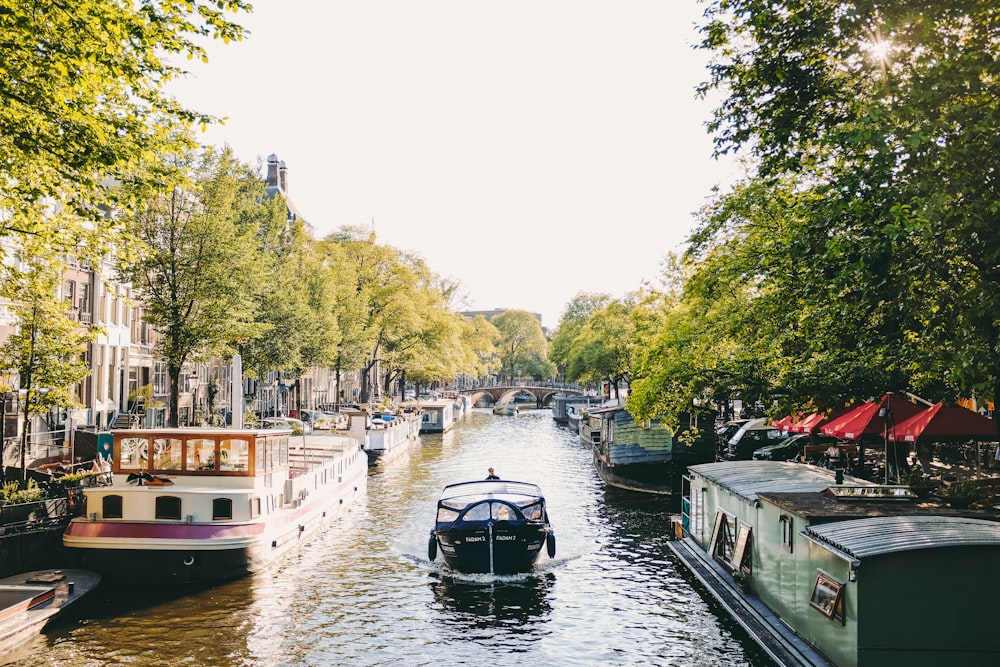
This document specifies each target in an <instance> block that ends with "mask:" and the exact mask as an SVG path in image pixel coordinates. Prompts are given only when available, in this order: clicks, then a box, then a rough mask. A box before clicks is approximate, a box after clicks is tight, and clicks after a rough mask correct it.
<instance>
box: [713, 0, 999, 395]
mask: <svg viewBox="0 0 1000 667" xmlns="http://www.w3.org/2000/svg"><path fill="white" fill-rule="evenodd" d="M706 18H707V23H706V26H705V33H704V34H705V39H704V40H703V42H702V47H703V48H705V49H707V50H710V51H711V52H712V53H713V55H714V56H715V60H714V61H713V64H712V67H711V70H710V72H711V79H710V81H709V82H708V83H706V85H705V86H704V87H703V88H702V90H703V92H709V91H711V90H712V89H719V90H724V91H725V97H724V99H723V102H722V104H721V105H720V106H719V108H718V110H717V113H716V116H715V120H714V123H713V126H712V127H713V130H714V131H715V133H716V141H717V149H718V150H719V152H727V151H732V150H739V149H749V150H751V151H752V152H753V154H754V155H755V156H756V158H757V159H758V161H759V168H758V170H757V174H756V175H755V176H754V177H753V178H752V179H751V182H748V184H747V186H748V188H749V189H750V190H754V189H756V190H758V191H759V192H768V191H770V192H775V193H784V194H785V196H784V197H783V200H785V201H789V202H790V203H791V204H792V210H793V215H788V216H779V217H777V220H779V221H780V222H779V224H777V225H775V224H774V223H773V221H772V220H767V219H765V218H764V217H763V216H749V215H748V216H744V219H745V220H747V221H748V223H749V225H750V226H751V227H752V229H753V235H754V236H755V237H756V238H757V239H761V238H764V237H765V236H766V235H767V232H769V231H773V232H776V233H774V234H771V235H768V236H767V238H768V239H769V242H768V244H766V245H764V246H763V247H761V248H760V250H761V253H762V254H763V258H761V260H760V264H759V267H760V271H761V272H760V273H759V274H757V276H760V277H762V289H763V291H764V292H765V293H767V294H768V297H769V303H768V304H767V305H766V306H765V308H763V309H762V310H760V311H758V312H760V314H761V315H763V314H764V313H766V312H767V308H768V307H770V308H772V309H773V308H777V307H778V306H779V305H780V304H784V307H783V308H781V309H780V312H781V314H782V317H781V318H780V319H781V321H783V322H786V323H788V322H792V321H796V320H797V323H798V324H799V325H801V331H802V335H801V336H800V337H798V339H797V340H795V339H793V338H792V337H790V336H786V337H784V338H783V340H782V341H781V342H782V345H781V346H779V347H777V348H775V349H776V351H779V352H781V353H788V356H787V358H788V359H789V360H793V359H797V360H802V359H805V360H808V361H809V362H810V363H809V364H808V365H807V368H808V369H809V375H808V377H807V376H803V375H802V374H801V373H798V374H795V373H788V374H787V377H788V378H790V379H794V380H797V381H798V380H801V381H803V386H804V385H805V384H808V382H818V381H820V380H821V377H822V375H821V374H820V371H821V370H825V371H827V372H826V373H825V376H826V378H828V381H830V382H832V383H834V384H836V383H839V382H840V378H843V377H850V376H857V377H858V378H859V379H861V378H864V377H865V376H866V375H867V376H870V378H871V380H872V382H873V383H877V384H882V385H883V386H869V387H867V388H865V389H861V388H859V387H858V386H854V387H848V388H847V391H855V392H862V391H868V392H870V393H879V392H880V391H882V390H884V389H892V388H898V386H899V385H901V384H908V385H911V386H913V387H915V388H924V389H925V390H927V391H934V392H940V393H945V392H948V393H951V394H955V393H961V394H966V395H968V394H977V395H979V396H980V397H984V398H988V399H989V398H994V397H996V396H997V395H998V394H1000V319H998V318H997V317H996V313H997V312H1000V269H998V268H997V267H1000V225H998V224H997V215H996V207H995V202H996V201H997V199H998V197H997V194H998V193H997V187H998V182H997V175H996V173H995V171H996V170H995V169H994V168H993V166H992V165H993V161H994V160H993V159H992V156H994V155H996V154H997V150H998V149H1000V135H998V134H997V133H996V131H995V128H996V127H997V125H998V120H1000V94H998V93H1000V76H998V75H1000V60H998V59H996V58H995V57H993V54H995V53H997V52H998V47H1000V43H998V42H1000V30H998V29H997V28H998V21H1000V15H998V13H997V12H996V9H995V7H993V5H992V4H990V3H985V2H981V1H979V0H959V1H957V2H953V3H935V4H934V5H933V7H930V6H929V5H928V4H927V3H926V2H922V1H919V0H898V1H894V2H886V1H855V2H841V1H839V0H838V1H834V0H823V1H820V2H812V1H810V2H804V1H801V0H787V1H785V2H773V3H761V2H757V1H756V0H719V1H717V2H712V3H710V5H709V7H708V10H707V12H706ZM745 194H746V193H745V192H744V193H737V194H736V195H735V198H732V199H729V200H728V202H727V205H731V206H732V209H733V210H734V211H742V212H749V210H748V209H747V206H746V205H747V204H748V203H749V201H750V200H748V199H747V198H746V197H745V196H744V195H745ZM788 195H792V196H788ZM751 227H745V226H744V227H743V228H742V230H741V232H740V233H746V232H747V230H748V229H750V228H751ZM706 229H707V228H706ZM711 231H712V234H714V236H713V242H720V241H721V239H723V238H724V236H720V235H719V234H720V233H721V232H722V229H721V228H720V227H718V226H715V227H714V228H712V229H711ZM783 256H784V258H785V259H784V260H783ZM788 258H796V259H797V260H799V261H800V262H801V264H800V265H797V266H795V268H796V269H797V270H796V273H795V279H794V280H791V279H786V280H781V279H780V277H779V275H778V274H779V272H780V271H781V270H782V269H786V270H787V269H788V268H789V267H792V266H793V263H792V262H791V261H789V259H788ZM744 268H745V269H749V268H750V266H749V265H745V266H744ZM762 303H763V302H762ZM803 303H805V309H804V310H803V311H802V312H801V314H800V315H798V317H795V316H793V313H792V309H793V308H799V307H802V306H803ZM755 307H756V302H755ZM757 319H758V321H760V320H762V319H763V318H762V317H758V318H757ZM777 342H778V341H777V340H776V341H775V343H776V344H777ZM873 371H874V372H873ZM796 375H798V377H796ZM852 383H853V384H855V385H857V384H858V382H857V381H855V380H854V379H853V378H852ZM820 384H822V383H821V382H820ZM822 389H823V388H822V387H820V388H818V391H819V390H822ZM827 393H828V394H834V393H836V392H835V391H829V388H827Z"/></svg>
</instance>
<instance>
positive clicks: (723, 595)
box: [668, 537, 833, 667]
mask: <svg viewBox="0 0 1000 667" xmlns="http://www.w3.org/2000/svg"><path fill="white" fill-rule="evenodd" d="M668 545H669V546H670V549H671V551H673V552H674V554H675V555H676V556H677V557H678V558H679V559H680V560H681V561H682V562H683V564H684V565H685V566H686V567H687V569H688V570H690V572H691V573H692V574H694V576H695V577H696V578H697V579H698V580H699V581H700V582H701V583H702V584H703V585H704V586H705V588H707V589H708V591H709V592H710V593H711V594H712V596H713V597H715V599H716V600H718V601H719V603H720V604H721V605H722V606H723V607H725V608H726V611H728V612H729V614H730V615H731V616H732V617H733V619H734V620H736V622H738V623H739V624H740V625H741V626H743V629H744V630H746V631H747V633H748V634H749V635H750V637H751V638H752V639H753V640H754V641H755V642H757V644H758V645H759V646H760V647H761V648H762V649H763V650H764V651H765V652H766V653H767V654H768V655H769V656H770V657H771V659H772V660H774V662H775V663H776V664H778V665H781V666H782V667H798V666H799V665H804V666H808V665H815V666H816V667H830V666H832V664H833V663H831V662H830V661H829V660H827V659H826V658H825V657H823V655H822V654H820V653H819V652H818V651H817V650H816V649H814V648H813V647H812V646H810V645H809V644H808V643H806V641H805V640H803V639H802V638H801V637H799V636H798V635H797V634H795V633H794V632H792V631H791V630H790V629H789V628H788V627H787V626H786V625H785V624H784V623H783V622H782V620H781V618H779V617H778V616H777V615H776V614H775V613H774V612H773V611H771V610H770V609H768V608H767V607H766V606H765V605H764V603H762V602H761V601H760V600H758V599H757V598H756V597H755V596H753V595H748V594H746V593H743V592H742V591H740V590H739V589H738V588H737V587H736V586H735V584H734V583H733V581H732V577H731V576H730V575H729V573H727V572H726V571H725V570H724V569H723V568H722V566H721V565H719V564H718V563H716V562H715V561H714V560H712V559H710V558H707V557H706V556H705V555H704V552H703V551H702V550H701V549H700V548H699V547H698V545H697V544H695V542H694V541H693V540H692V539H691V538H690V537H684V538H682V539H679V540H671V541H670V542H668Z"/></svg>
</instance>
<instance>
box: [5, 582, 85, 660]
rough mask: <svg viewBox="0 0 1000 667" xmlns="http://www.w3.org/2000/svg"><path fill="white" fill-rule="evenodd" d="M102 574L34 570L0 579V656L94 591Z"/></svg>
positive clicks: (32, 635)
mask: <svg viewBox="0 0 1000 667" xmlns="http://www.w3.org/2000/svg"><path fill="white" fill-rule="evenodd" d="M100 582H101V577H100V576H99V575H98V574H97V573H95V572H89V571H87V570H72V569H66V570H36V571H34V572H24V573H22V574H16V575H14V576H12V577H6V578H4V579H0V656H2V655H5V654H7V653H9V652H10V651H13V650H14V649H15V648H17V647H18V646H20V645H21V644H23V643H24V642H26V641H28V640H29V639H31V638H32V637H34V636H35V635H37V634H38V633H39V632H41V631H42V630H44V629H45V628H46V626H48V625H49V624H51V623H52V622H53V621H54V620H55V619H56V617H57V616H59V614H60V613H62V611H63V610H64V609H66V608H67V607H69V606H70V605H72V604H74V603H75V602H76V601H77V600H79V599H80V598H82V597H83V596H84V595H86V594H87V593H89V592H90V591H92V590H94V588H96V587H97V584H99V583H100Z"/></svg>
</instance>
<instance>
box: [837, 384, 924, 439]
mask: <svg viewBox="0 0 1000 667" xmlns="http://www.w3.org/2000/svg"><path fill="white" fill-rule="evenodd" d="M882 408H888V409H889V410H890V411H891V413H892V418H891V420H892V423H894V424H897V425H898V424H900V423H901V422H903V421H904V420H906V419H909V418H910V417H912V416H914V415H915V414H917V413H919V412H921V411H922V410H923V408H921V407H920V406H919V405H917V404H915V403H913V402H911V401H909V400H907V399H905V398H903V397H902V396H899V395H897V394H893V393H888V394H885V395H884V396H883V397H882V399H881V400H879V401H877V402H876V401H869V402H868V403H863V404H861V405H859V406H858V407H856V408H854V409H853V410H850V411H849V412H846V413H844V414H843V415H841V416H840V417H838V418H837V419H833V420H831V421H830V422H828V423H827V424H825V425H824V426H822V427H821V428H820V432H822V433H823V434H824V435H832V436H834V437H837V438H841V439H842V440H860V439H861V438H862V437H864V436H866V435H882V434H883V433H885V421H884V420H883V419H882V417H880V416H879V411H880V410H881V409H882Z"/></svg>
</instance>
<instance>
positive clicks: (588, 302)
mask: <svg viewBox="0 0 1000 667" xmlns="http://www.w3.org/2000/svg"><path fill="white" fill-rule="evenodd" d="M610 301H611V296H610V295H607V294H587V293H585V292H580V293H578V294H577V295H576V296H574V297H573V299H572V300H571V301H570V302H569V303H568V304H566V310H565V311H563V314H562V317H561V318H560V319H559V326H558V327H557V328H556V331H555V333H554V334H553V335H552V341H551V347H550V349H549V359H550V360H551V361H552V363H554V364H555V365H556V368H557V369H558V371H557V372H558V373H559V374H560V375H562V376H563V377H566V370H567V368H568V367H569V363H570V348H571V346H572V345H573V341H574V339H576V337H577V336H578V335H579V334H580V330H581V329H582V328H583V326H584V324H586V322H587V320H588V318H590V316H591V314H593V313H594V311H596V310H600V309H601V308H604V307H605V306H607V305H608V303H609V302H610Z"/></svg>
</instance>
